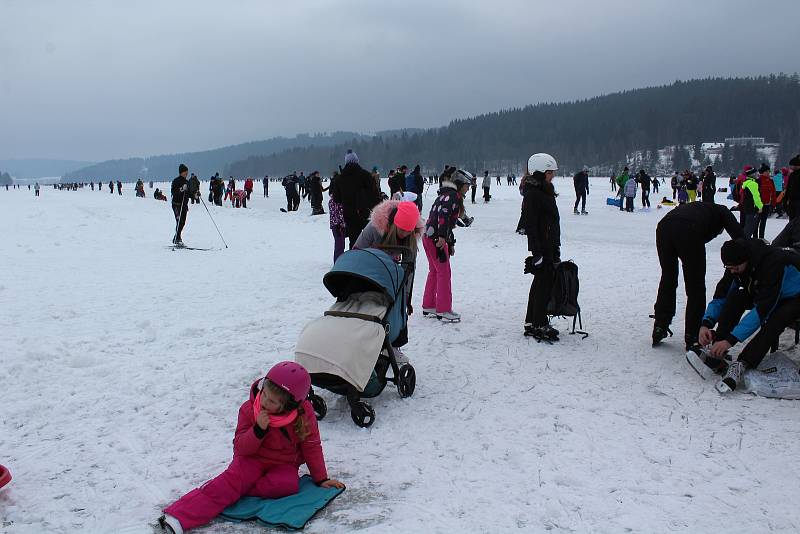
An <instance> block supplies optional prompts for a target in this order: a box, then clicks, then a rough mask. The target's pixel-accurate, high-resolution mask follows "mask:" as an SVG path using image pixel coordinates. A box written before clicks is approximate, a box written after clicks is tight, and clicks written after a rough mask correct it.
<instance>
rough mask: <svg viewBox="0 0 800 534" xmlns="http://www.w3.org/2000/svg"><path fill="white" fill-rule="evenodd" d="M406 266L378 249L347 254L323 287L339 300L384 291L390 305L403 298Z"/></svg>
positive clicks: (354, 251)
mask: <svg viewBox="0 0 800 534" xmlns="http://www.w3.org/2000/svg"><path fill="white" fill-rule="evenodd" d="M404 276H405V271H404V270H403V268H402V266H400V265H398V264H397V263H395V261H394V259H392V257H391V256H389V255H388V254H387V253H385V252H384V251H382V250H378V249H376V248H365V249H354V250H350V251H347V252H345V253H344V254H342V255H341V256H339V259H338V260H336V264H335V265H334V266H333V268H332V269H331V270H330V271H329V272H328V273H327V274H326V275H325V276H324V278H323V279H322V283H324V284H325V287H326V288H328V291H330V293H331V295H333V296H334V297H336V298H337V299H339V300H342V299H346V298H347V297H349V296H350V295H351V294H352V293H361V292H364V291H380V292H381V293H383V294H385V295H386V297H387V298H388V299H389V305H390V306H391V305H392V304H394V302H395V300H398V299H401V298H402V296H403V278H404Z"/></svg>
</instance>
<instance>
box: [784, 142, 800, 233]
mask: <svg viewBox="0 0 800 534" xmlns="http://www.w3.org/2000/svg"><path fill="white" fill-rule="evenodd" d="M789 168H791V169H792V174H790V175H789V179H788V180H787V181H786V188H785V190H784V191H783V207H784V208H786V214H787V215H788V216H789V220H790V221H791V220H793V219H794V218H795V217H797V216H798V215H800V154H798V155H796V156H795V157H793V158H792V159H791V160H790V161H789Z"/></svg>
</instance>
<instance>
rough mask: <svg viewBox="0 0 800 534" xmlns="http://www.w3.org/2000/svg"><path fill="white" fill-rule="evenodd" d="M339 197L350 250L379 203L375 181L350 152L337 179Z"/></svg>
mask: <svg viewBox="0 0 800 534" xmlns="http://www.w3.org/2000/svg"><path fill="white" fill-rule="evenodd" d="M337 185H338V189H339V195H338V197H337V200H338V201H339V203H340V204H341V205H342V212H343V215H344V224H345V228H346V229H347V238H348V240H349V248H350V249H352V248H353V245H355V242H356V240H357V239H358V236H359V235H361V230H363V229H364V227H365V226H367V223H368V222H369V214H370V212H371V211H372V208H374V207H375V206H376V205H377V204H378V203H379V202H380V200H381V199H380V196H379V195H378V193H377V192H376V188H375V180H374V179H373V178H372V175H371V174H370V173H369V171H368V170H366V169H363V168H362V167H361V165H359V164H358V156H357V155H356V153H355V152H353V151H352V150H348V151H347V154H345V157H344V168H343V169H342V173H341V174H340V175H339V178H338V179H337Z"/></svg>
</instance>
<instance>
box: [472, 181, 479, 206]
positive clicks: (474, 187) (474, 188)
mask: <svg viewBox="0 0 800 534" xmlns="http://www.w3.org/2000/svg"><path fill="white" fill-rule="evenodd" d="M470 189H472V203H473V204H475V190H476V189H478V186H477V185H472V186H470Z"/></svg>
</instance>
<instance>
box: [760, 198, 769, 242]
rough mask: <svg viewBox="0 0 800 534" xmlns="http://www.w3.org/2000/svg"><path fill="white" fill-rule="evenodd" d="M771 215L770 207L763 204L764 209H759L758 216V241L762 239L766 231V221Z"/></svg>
mask: <svg viewBox="0 0 800 534" xmlns="http://www.w3.org/2000/svg"><path fill="white" fill-rule="evenodd" d="M771 213H772V206H771V205H769V204H764V207H763V208H761V214H760V215H759V216H758V238H759V239H764V231H765V230H766V229H767V219H769V216H770V214H771Z"/></svg>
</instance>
